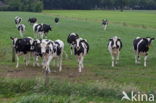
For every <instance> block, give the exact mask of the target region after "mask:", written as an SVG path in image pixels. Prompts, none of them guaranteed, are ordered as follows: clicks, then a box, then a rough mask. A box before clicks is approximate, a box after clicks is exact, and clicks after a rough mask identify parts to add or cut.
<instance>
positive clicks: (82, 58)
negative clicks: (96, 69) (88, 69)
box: [80, 56, 84, 69]
mask: <svg viewBox="0 0 156 103" xmlns="http://www.w3.org/2000/svg"><path fill="white" fill-rule="evenodd" d="M83 60H84V56H81V60H80V61H81V68H82V69H83V68H84V65H83Z"/></svg>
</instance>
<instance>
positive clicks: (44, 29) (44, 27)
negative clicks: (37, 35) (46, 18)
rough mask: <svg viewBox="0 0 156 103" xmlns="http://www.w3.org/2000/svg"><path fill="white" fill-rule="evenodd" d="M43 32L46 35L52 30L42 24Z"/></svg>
mask: <svg viewBox="0 0 156 103" xmlns="http://www.w3.org/2000/svg"><path fill="white" fill-rule="evenodd" d="M42 26H43V32H44V33H48V32H49V31H51V30H52V28H51V26H50V25H47V24H43V25H42Z"/></svg>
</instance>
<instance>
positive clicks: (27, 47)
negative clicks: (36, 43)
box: [10, 37, 33, 68]
mask: <svg viewBox="0 0 156 103" xmlns="http://www.w3.org/2000/svg"><path fill="white" fill-rule="evenodd" d="M10 39H11V40H12V41H13V47H14V49H15V53H16V60H17V64H16V68H18V67H19V56H25V63H26V66H27V65H28V64H29V59H30V53H31V45H32V43H33V39H32V38H31V37H27V38H23V39H19V38H12V37H10Z"/></svg>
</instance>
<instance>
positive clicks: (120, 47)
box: [107, 38, 123, 50]
mask: <svg viewBox="0 0 156 103" xmlns="http://www.w3.org/2000/svg"><path fill="white" fill-rule="evenodd" d="M110 42H111V47H113V45H114V43H115V45H116V47H117V49H119V50H121V49H122V47H123V45H122V41H121V39H119V38H118V39H117V41H116V42H114V40H113V39H109V42H108V44H107V46H108V45H109V43H110ZM118 42H119V43H120V46H119V45H118V44H117V43H118Z"/></svg>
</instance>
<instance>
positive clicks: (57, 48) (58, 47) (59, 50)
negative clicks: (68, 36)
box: [55, 42, 62, 56]
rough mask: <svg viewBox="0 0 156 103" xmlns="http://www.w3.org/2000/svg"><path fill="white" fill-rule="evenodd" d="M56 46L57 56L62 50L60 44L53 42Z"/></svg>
mask: <svg viewBox="0 0 156 103" xmlns="http://www.w3.org/2000/svg"><path fill="white" fill-rule="evenodd" d="M55 44H56V45H57V46H56V53H57V55H58V56H59V55H60V54H61V52H62V48H61V47H60V44H59V43H58V42H55Z"/></svg>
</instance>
